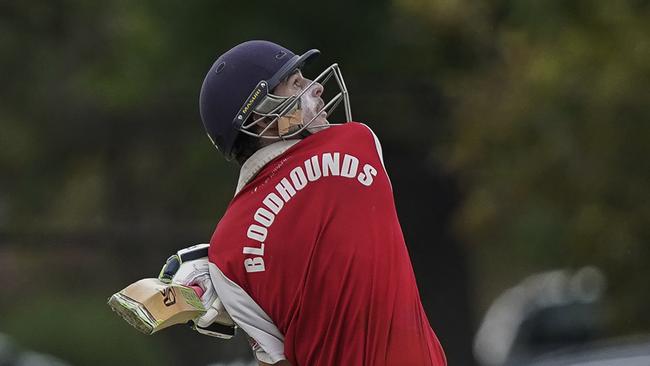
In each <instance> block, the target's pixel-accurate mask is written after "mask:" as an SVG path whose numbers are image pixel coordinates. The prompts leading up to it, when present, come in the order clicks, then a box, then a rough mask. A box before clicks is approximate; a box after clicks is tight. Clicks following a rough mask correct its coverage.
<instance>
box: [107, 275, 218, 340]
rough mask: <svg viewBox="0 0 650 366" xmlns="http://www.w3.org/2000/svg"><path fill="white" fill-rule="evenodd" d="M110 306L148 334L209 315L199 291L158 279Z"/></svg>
mask: <svg viewBox="0 0 650 366" xmlns="http://www.w3.org/2000/svg"><path fill="white" fill-rule="evenodd" d="M108 306H110V307H111V309H113V311H115V312H116V313H117V314H118V315H119V316H120V317H122V318H123V319H124V320H125V321H126V322H127V323H129V324H130V325H131V326H133V327H134V328H135V329H137V330H139V331H140V332H142V333H144V334H148V335H150V334H153V333H155V332H157V331H159V330H162V329H165V328H167V327H169V326H172V325H174V324H185V323H187V322H188V321H190V320H193V319H196V318H198V317H200V316H201V315H203V314H205V308H204V307H203V304H202V303H201V299H200V298H199V296H197V292H196V291H195V290H194V289H193V288H191V287H186V286H182V285H177V284H169V283H164V282H162V281H160V280H159V279H157V278H145V279H142V280H139V281H137V282H135V283H133V284H131V285H129V286H127V287H126V288H124V289H123V290H122V291H120V292H118V293H115V294H113V295H112V296H111V297H110V298H109V299H108Z"/></svg>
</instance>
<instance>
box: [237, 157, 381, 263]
mask: <svg viewBox="0 0 650 366" xmlns="http://www.w3.org/2000/svg"><path fill="white" fill-rule="evenodd" d="M303 165H304V168H303ZM303 165H299V166H297V167H295V168H293V169H292V170H291V172H290V173H289V176H288V177H284V178H282V179H281V180H280V183H278V184H276V186H275V191H274V192H271V193H269V194H267V195H266V197H264V199H263V200H262V205H261V206H260V207H259V208H258V209H257V211H255V214H253V220H254V221H255V222H254V223H253V224H251V225H250V226H249V227H248V231H247V232H246V237H247V238H249V239H250V240H252V241H254V242H255V246H245V247H244V249H243V251H242V252H243V254H246V255H250V256H253V257H252V258H246V259H244V268H245V269H246V272H263V271H265V270H266V267H265V266H264V242H265V241H266V236H267V235H268V233H269V229H270V228H271V226H272V225H273V222H274V221H275V217H276V216H277V215H278V214H280V212H281V211H282V208H284V207H285V204H286V203H288V202H289V201H290V200H291V199H292V198H293V197H294V196H295V195H296V194H297V193H298V192H299V191H301V190H303V189H304V188H305V187H307V185H309V183H311V182H315V181H317V180H319V179H321V178H323V177H344V178H349V179H355V180H356V181H358V182H359V183H361V184H362V185H363V186H365V187H370V185H372V183H373V181H374V178H375V177H376V176H377V169H375V167H373V166H372V165H370V164H364V165H363V167H362V168H361V169H360V170H359V159H358V158H357V157H355V156H352V155H348V154H344V155H343V159H341V154H340V153H338V152H335V153H324V154H321V155H314V156H312V157H311V158H309V159H307V160H305V161H304V164H303Z"/></svg>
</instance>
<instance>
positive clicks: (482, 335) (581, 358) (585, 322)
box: [474, 267, 650, 366]
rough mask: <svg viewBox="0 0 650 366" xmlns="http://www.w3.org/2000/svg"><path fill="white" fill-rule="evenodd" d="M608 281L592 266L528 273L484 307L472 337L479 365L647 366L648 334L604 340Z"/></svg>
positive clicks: (649, 343) (648, 360) (648, 359)
mask: <svg viewBox="0 0 650 366" xmlns="http://www.w3.org/2000/svg"><path fill="white" fill-rule="evenodd" d="M605 287H606V280H605V276H604V275H603V273H602V272H601V271H600V270H599V269H598V268H595V267H583V268H580V269H578V270H577V271H571V270H566V269H565V270H555V271H549V272H543V273H538V274H535V275H533V276H530V277H528V278H526V279H524V280H523V281H521V282H520V283H519V284H518V285H516V286H514V287H512V288H510V289H508V290H506V291H504V292H503V293H502V294H501V295H500V296H499V297H497V299H496V300H495V301H494V302H493V303H492V305H491V306H490V307H489V308H488V310H487V312H486V314H485V316H484V318H483V321H482V323H481V325H480V327H479V330H478V331H477V333H476V336H475V338H474V355H475V358H476V360H477V362H478V363H479V364H480V365H482V366H569V365H571V366H610V365H611V366H650V336H645V337H643V336H640V337H635V338H626V339H614V340H603V338H604V334H605V333H604V328H605V327H604V323H605V321H604V319H605V316H604V311H603V309H602V301H601V300H602V297H603V294H604V292H605Z"/></svg>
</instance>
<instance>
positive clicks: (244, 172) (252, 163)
mask: <svg viewBox="0 0 650 366" xmlns="http://www.w3.org/2000/svg"><path fill="white" fill-rule="evenodd" d="M300 141H301V140H283V141H278V142H274V143H272V144H271V145H267V146H264V147H263V148H261V149H259V150H257V151H256V152H255V153H253V155H251V156H250V157H249V158H248V160H246V161H245V162H244V165H242V166H241V170H240V171H239V181H238V182H237V190H236V191H235V195H236V194H237V193H239V191H241V190H242V188H244V186H245V185H246V184H247V183H248V182H250V180H251V179H253V178H254V177H255V175H257V173H258V172H259V171H260V170H261V169H262V168H263V167H264V166H265V165H266V164H268V163H269V162H270V161H271V160H273V159H275V158H277V157H278V156H280V155H282V154H283V153H284V152H285V151H287V150H288V149H289V148H290V147H291V146H293V145H295V144H297V143H298V142H300Z"/></svg>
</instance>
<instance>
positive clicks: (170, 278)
mask: <svg viewBox="0 0 650 366" xmlns="http://www.w3.org/2000/svg"><path fill="white" fill-rule="evenodd" d="M209 247H210V245H209V244H197V245H194V246H191V247H188V248H184V249H181V250H179V251H178V252H177V253H176V254H174V255H172V256H171V257H169V258H168V259H167V262H166V263H165V265H164V266H163V268H162V269H161V270H160V274H159V275H158V279H160V280H161V281H163V282H167V283H175V284H179V285H183V286H199V287H201V289H202V290H203V294H202V295H201V296H200V297H201V303H202V304H203V307H204V308H205V309H206V313H205V314H204V315H203V316H201V317H199V318H197V319H194V320H193V321H190V326H191V327H192V329H194V330H196V331H197V332H199V333H201V334H204V335H208V336H211V337H217V338H224V339H230V338H232V337H233V336H234V335H235V331H236V329H237V326H236V325H235V322H233V320H232V318H231V317H230V315H229V314H228V313H227V312H226V309H225V308H224V306H223V304H222V303H221V300H220V299H219V297H218V296H217V291H216V290H215V288H214V286H213V285H212V280H211V279H210V270H209V261H208V248H209Z"/></svg>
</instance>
